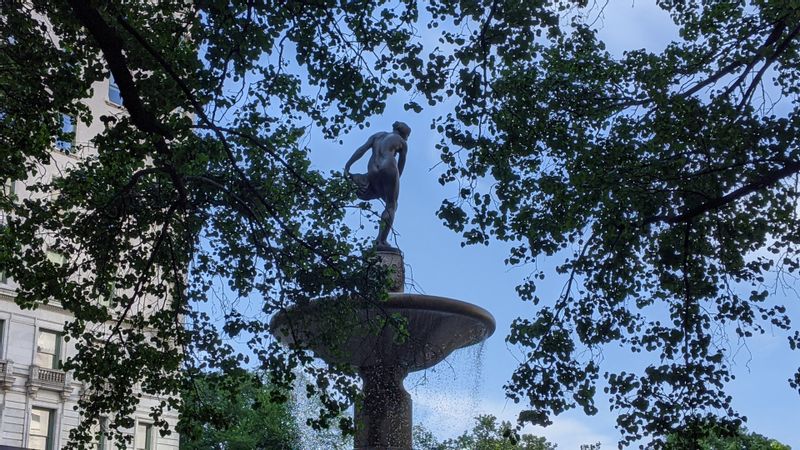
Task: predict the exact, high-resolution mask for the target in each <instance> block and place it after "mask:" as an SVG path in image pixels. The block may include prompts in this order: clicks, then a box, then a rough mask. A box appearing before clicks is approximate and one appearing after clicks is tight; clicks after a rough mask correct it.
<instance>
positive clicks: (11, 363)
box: [0, 80, 178, 450]
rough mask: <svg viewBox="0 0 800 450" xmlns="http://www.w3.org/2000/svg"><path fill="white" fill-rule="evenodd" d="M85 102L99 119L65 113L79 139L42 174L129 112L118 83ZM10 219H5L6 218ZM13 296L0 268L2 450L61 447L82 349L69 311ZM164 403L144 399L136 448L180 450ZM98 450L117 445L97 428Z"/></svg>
mask: <svg viewBox="0 0 800 450" xmlns="http://www.w3.org/2000/svg"><path fill="white" fill-rule="evenodd" d="M86 103H87V105H88V106H89V107H90V108H91V110H92V113H93V117H94V122H93V123H91V124H89V125H88V126H87V125H85V124H82V123H77V124H76V123H75V121H74V120H72V119H70V118H67V117H65V118H64V124H63V127H64V130H65V131H67V132H69V133H71V134H72V136H73V139H72V140H71V141H65V142H57V143H55V148H54V149H53V152H52V158H51V162H50V165H49V166H47V167H45V168H44V169H43V172H42V173H40V174H37V176H43V177H50V176H52V174H54V173H58V172H59V171H61V170H63V169H65V168H67V167H69V166H70V164H73V163H74V162H75V161H78V160H79V159H80V158H83V157H86V156H87V155H89V154H91V152H93V151H94V150H93V148H92V146H91V144H90V141H91V139H92V137H93V136H95V135H96V134H98V133H99V132H100V131H102V128H103V124H102V122H100V120H99V117H100V116H101V115H122V114H125V112H124V110H123V109H122V107H121V103H122V101H121V98H120V95H119V90H118V89H117V88H116V86H115V84H114V83H113V80H105V81H104V82H98V83H95V85H94V89H93V94H92V97H91V98H89V99H87V100H86ZM4 188H5V189H10V190H13V192H14V194H15V195H16V196H17V198H24V197H26V196H27V195H29V194H28V193H27V192H26V182H25V181H16V182H14V183H11V184H9V185H6V186H5V187H4ZM4 220H5V218H4V217H0V221H4ZM0 225H1V224H0ZM48 257H49V258H51V259H52V260H54V261H57V259H58V258H59V255H58V254H57V253H54V252H53V253H50V252H48ZM14 295H15V286H14V281H13V279H10V278H8V277H7V276H5V275H4V274H2V273H0V450H11V449H15V450H16V449H35V450H56V449H60V448H61V447H62V446H63V445H64V444H65V443H66V442H67V438H68V436H69V431H70V429H72V428H74V427H75V426H77V424H78V421H79V413H78V412H77V411H75V410H74V409H73V407H74V406H75V405H76V404H77V401H78V398H79V396H80V394H81V389H82V386H81V384H80V383H78V382H76V381H74V380H73V379H72V378H71V377H70V374H69V373H65V372H63V371H61V370H59V369H58V367H59V365H58V362H59V361H62V360H64V359H66V358H67V357H68V356H70V355H71V354H72V352H74V351H75V349H74V348H73V347H72V346H71V345H69V344H68V343H65V342H64V340H63V339H62V337H61V332H62V331H63V328H64V323H65V322H67V321H69V320H70V314H69V312H67V311H65V310H64V309H62V308H60V307H58V306H57V305H53V304H50V305H44V306H40V307H39V308H38V309H36V310H21V309H20V308H19V307H18V306H17V305H16V304H15V303H14ZM159 401H160V400H159V399H158V398H152V397H147V396H143V397H142V402H141V404H140V407H139V410H138V411H137V413H136V415H135V417H134V419H135V426H134V428H132V429H130V430H127V431H128V432H129V433H130V434H131V435H132V437H133V443H132V446H129V448H132V449H134V450H177V449H178V435H177V433H175V432H173V433H172V434H171V435H169V436H165V437H162V436H160V434H159V433H158V430H156V429H155V427H153V426H152V424H151V423H150V422H149V417H148V412H149V408H150V406H151V405H154V404H157V403H158V402H159ZM167 420H168V421H169V422H170V423H171V425H172V427H171V428H174V425H175V424H176V423H177V420H178V417H177V412H174V411H173V412H169V413H168V414H167ZM91 448H93V449H95V450H111V449H113V448H115V447H114V445H113V444H112V443H111V442H106V440H105V438H104V437H103V436H102V433H98V439H97V442H96V443H95V444H93V446H92V447H91Z"/></svg>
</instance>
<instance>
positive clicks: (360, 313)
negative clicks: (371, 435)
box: [270, 293, 495, 373]
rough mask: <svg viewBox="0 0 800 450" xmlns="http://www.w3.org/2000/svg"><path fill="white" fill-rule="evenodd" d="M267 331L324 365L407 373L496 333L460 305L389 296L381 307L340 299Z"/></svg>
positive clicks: (294, 313)
mask: <svg viewBox="0 0 800 450" xmlns="http://www.w3.org/2000/svg"><path fill="white" fill-rule="evenodd" d="M399 317H402V318H404V319H405V321H402V320H400V321H398V320H397V319H398V318H399ZM387 319H388V320H387ZM403 322H405V323H404V324H403ZM402 326H405V327H406V330H407V333H404V332H402V331H400V330H399V329H398V327H402ZM270 329H271V331H272V333H273V335H274V336H276V337H277V338H278V340H280V341H281V342H282V343H283V344H286V345H289V346H300V347H303V348H308V349H310V350H311V351H312V352H314V354H315V356H317V357H319V358H321V359H323V360H325V361H326V362H328V363H333V364H349V365H351V366H354V367H357V368H359V369H361V370H364V369H369V368H372V367H383V368H392V369H396V370H398V371H399V372H405V373H408V372H414V371H418V370H423V369H427V368H429V367H431V366H434V365H436V364H437V363H439V362H441V361H442V360H443V359H445V358H446V357H447V356H448V355H449V354H450V353H452V352H453V351H454V350H457V349H459V348H462V347H467V346H470V345H473V344H477V343H479V342H482V341H484V340H485V339H486V338H488V337H489V336H491V335H492V333H494V330H495V320H494V317H492V315H491V314H490V313H489V312H488V311H486V310H485V309H483V308H481V307H479V306H476V305H473V304H471V303H467V302H463V301H460V300H454V299H451V298H446V297H437V296H432V295H422V294H402V293H392V294H389V299H388V300H386V301H383V302H369V303H367V302H359V301H355V300H352V299H346V298H344V299H342V298H340V299H327V300H319V301H315V302H311V303H309V304H307V305H303V306H297V307H293V308H290V309H287V310H284V311H282V312H280V313H278V314H276V315H275V317H273V319H272V322H271V323H270Z"/></svg>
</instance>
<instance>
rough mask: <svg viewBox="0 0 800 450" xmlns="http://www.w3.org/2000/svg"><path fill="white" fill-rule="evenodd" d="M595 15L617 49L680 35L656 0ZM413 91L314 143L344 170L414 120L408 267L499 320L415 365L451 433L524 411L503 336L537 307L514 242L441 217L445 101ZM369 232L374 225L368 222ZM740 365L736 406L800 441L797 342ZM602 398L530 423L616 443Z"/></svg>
mask: <svg viewBox="0 0 800 450" xmlns="http://www.w3.org/2000/svg"><path fill="white" fill-rule="evenodd" d="M594 14H597V11H595V12H594ZM597 25H598V27H600V28H601V31H600V37H601V38H602V39H603V40H604V41H605V42H606V44H607V45H608V49H609V51H611V52H612V53H613V54H615V55H620V54H621V53H622V51H623V50H625V49H636V48H646V49H648V50H652V51H658V50H661V49H662V48H663V47H664V46H665V45H666V44H667V43H668V42H669V41H670V40H671V39H673V37H674V36H675V29H674V26H673V24H672V22H671V21H670V19H669V16H668V15H667V14H666V13H664V12H663V11H661V10H660V9H659V8H658V7H656V6H655V5H654V2H632V1H619V0H614V1H610V2H609V3H608V4H607V5H606V6H605V9H604V10H603V12H602V14H601V16H600V17H599V20H598V21H597ZM405 100H406V98H400V97H398V98H396V99H394V101H393V102H392V103H390V105H389V108H388V109H387V111H386V112H385V113H384V114H382V115H381V116H380V117H375V118H373V119H371V120H370V122H371V124H372V125H371V128H370V129H368V130H357V129H356V130H354V131H352V132H350V133H349V134H347V135H345V136H343V137H342V140H343V144H341V145H340V144H339V143H338V142H333V141H326V140H324V139H323V138H322V137H321V136H320V134H319V133H317V132H315V131H311V132H310V134H309V135H308V138H307V139H308V141H307V145H308V146H309V148H310V149H311V151H312V161H313V163H314V166H315V167H316V168H318V169H321V170H323V171H329V170H341V169H342V167H343V166H344V164H345V162H346V161H347V159H348V158H349V157H350V155H351V154H352V152H353V151H354V150H355V149H356V148H357V147H358V146H359V145H361V144H362V143H363V142H364V141H365V140H366V139H367V138H368V137H369V136H370V134H371V133H374V132H377V131H384V130H385V131H388V130H390V129H391V124H392V122H394V121H395V120H401V121H404V122H406V123H408V124H409V125H410V126H411V128H412V133H411V136H410V139H409V152H408V162H407V165H406V171H405V173H404V175H403V178H402V180H401V193H400V201H399V209H398V212H397V219H396V221H395V230H396V231H397V233H398V236H397V244H398V246H399V247H400V248H401V249H402V250H403V251H404V253H405V259H406V264H407V266H409V268H408V269H407V270H408V276H409V277H410V276H411V275H413V281H414V285H415V287H416V289H418V290H419V291H421V292H423V293H426V294H431V295H441V296H446V297H452V298H456V299H460V300H464V301H468V302H471V303H475V304H477V305H480V306H482V307H484V308H486V309H488V310H489V311H491V312H492V314H494V316H495V318H496V320H497V331H496V333H495V335H494V336H492V337H491V338H490V339H489V340H488V341H487V342H486V343H485V344H484V345H483V346H482V347H481V348H479V349H468V350H463V351H461V352H459V353H456V354H455V355H453V357H451V358H450V359H449V360H448V361H447V362H445V363H442V364H440V365H439V366H437V367H436V368H434V369H432V370H428V371H427V372H425V373H418V374H412V375H411V376H410V377H409V379H408V380H407V382H406V387H407V388H408V389H409V390H410V392H411V393H412V397H413V399H414V404H415V409H414V415H415V421H417V422H420V423H423V424H424V425H426V426H427V427H428V428H429V429H431V430H433V431H434V432H435V433H436V434H437V435H438V436H439V437H441V438H445V437H451V436H454V435H457V434H460V433H461V432H462V431H464V430H466V429H468V428H470V427H471V423H470V420H471V418H472V417H474V416H475V415H477V414H486V413H491V414H494V415H496V416H498V417H499V418H501V419H504V420H510V421H513V420H514V419H515V418H516V413H517V412H518V411H519V409H520V406H518V405H515V404H513V403H512V402H510V401H506V399H505V395H504V391H503V384H504V383H505V382H506V381H507V380H508V379H509V377H510V375H511V373H512V371H513V370H514V368H515V367H516V365H517V357H518V356H519V354H520V352H519V351H518V349H514V348H510V347H508V346H507V345H506V343H505V341H504V339H505V336H506V335H507V334H508V330H509V326H510V323H511V321H512V320H513V319H514V318H516V317H519V316H523V317H525V316H528V317H530V316H532V314H533V313H534V311H535V307H534V306H533V305H531V304H530V303H525V302H522V301H521V300H520V299H519V298H518V297H517V295H516V293H515V290H514V287H515V286H516V285H517V284H519V283H520V282H521V281H522V280H523V278H524V277H525V275H527V273H528V272H529V271H532V270H533V268H532V267H517V268H509V267H506V266H505V265H504V264H503V259H504V258H505V256H506V250H507V247H506V246H505V245H503V244H501V243H493V244H492V245H490V246H489V247H483V246H481V247H467V248H462V247H461V245H460V242H461V241H460V238H459V236H458V235H457V234H456V233H454V232H452V231H450V230H448V229H446V228H445V227H444V226H443V225H442V224H441V222H440V221H439V220H438V219H437V218H436V215H435V213H436V210H437V209H438V207H439V205H440V203H441V201H442V200H443V199H444V198H449V197H452V196H453V195H454V190H453V188H452V187H451V186H448V187H442V186H441V185H439V183H438V182H437V178H438V176H439V173H440V169H439V168H437V167H436V164H437V162H438V161H439V158H438V154H437V152H436V149H435V144H436V143H437V142H438V141H439V139H440V137H439V136H438V135H437V134H436V133H435V131H433V130H431V129H430V126H429V125H430V123H431V119H432V118H434V117H436V116H437V115H439V114H440V113H442V112H444V111H445V109H444V108H439V109H436V108H434V109H426V110H425V111H423V112H422V113H420V114H415V113H411V112H407V111H404V110H403V109H402V104H403V102H404V101H405ZM365 164H366V158H365V159H364V160H362V161H361V162H360V163H357V164H356V165H355V166H354V168H353V171H354V172H363V171H365ZM376 208H377V205H376ZM354 220H355V219H354ZM364 232H365V233H369V234H368V235H372V234H373V233H374V231H373V230H372V229H371V228H369V227H367V229H366V230H365V231H364ZM556 262H557V260H556V259H553V260H547V259H542V260H540V261H539V262H538V265H539V267H540V268H544V269H546V271H547V272H549V273H548V278H547V280H546V283H545V284H544V285H543V286H541V287H540V289H539V290H538V291H537V293H539V294H540V296H541V297H542V298H547V297H548V296H550V297H552V296H553V295H555V294H557V293H558V292H559V291H560V290H561V287H562V285H563V280H560V279H559V278H558V277H556V276H554V274H553V272H552V270H550V269H552V267H553V265H554V264H555V263H556ZM409 269H410V270H409ZM777 297H778V299H779V300H780V299H781V297H784V298H785V300H786V302H787V303H788V304H789V305H790V312H791V311H795V312H798V314H795V317H797V316H800V311H798V307H797V303H798V302H797V297H796V296H794V295H787V294H785V293H782V292H778V294H777ZM604 364H605V365H606V367H609V368H613V369H615V370H619V369H621V368H623V367H631V366H636V365H637V361H636V359H635V358H634V357H633V356H631V355H629V354H626V353H625V352H624V351H614V350H612V351H609V352H607V353H606V358H605V361H604ZM733 365H734V372H735V374H736V376H737V378H736V380H735V381H734V382H733V383H731V384H730V386H729V389H730V390H729V392H730V393H731V394H732V395H733V397H734V405H735V407H736V408H738V410H739V411H740V412H742V413H743V414H745V415H746V416H747V417H748V419H749V421H748V428H749V429H751V430H752V431H756V432H758V433H761V434H764V435H766V436H769V437H772V438H775V439H778V440H779V441H781V442H783V443H785V444H789V445H791V446H792V447H793V448H798V449H800V431H797V430H796V427H797V424H798V423H800V408H798V406H799V405H800V397H799V396H798V394H797V392H795V391H792V390H791V389H790V388H789V386H788V383H787V379H788V378H789V377H790V376H791V374H792V373H793V371H794V370H795V369H796V368H797V367H798V366H800V354H798V352H794V353H792V352H790V351H789V349H788V345H787V341H786V338H785V337H784V335H773V334H772V333H768V334H767V335H765V336H759V337H756V338H754V339H752V340H750V341H749V342H748V344H747V347H742V348H741V349H740V351H739V352H738V354H737V356H736V358H735V360H734V361H733ZM597 404H598V407H599V408H600V412H599V413H598V414H597V415H596V416H593V417H587V416H585V415H583V414H582V413H580V412H569V413H566V414H564V415H562V416H560V417H558V418H556V419H555V423H554V424H553V425H552V426H551V427H548V428H546V429H534V428H529V429H527V431H529V432H533V433H535V434H539V435H543V436H546V437H547V438H548V439H549V440H551V441H552V442H554V443H557V444H558V445H559V448H560V449H577V448H579V446H580V444H586V443H594V442H598V441H599V442H601V443H602V444H603V448H616V442H617V439H618V436H619V435H618V432H617V431H616V430H615V429H614V416H613V415H612V414H610V413H609V412H608V408H607V405H608V403H607V399H606V398H605V397H603V396H602V394H600V396H599V398H598V402H597Z"/></svg>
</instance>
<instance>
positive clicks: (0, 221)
mask: <svg viewBox="0 0 800 450" xmlns="http://www.w3.org/2000/svg"><path fill="white" fill-rule="evenodd" d="M3 194H5V195H6V197H8V198H9V199H13V197H14V181H13V180H8V181H6V182H5V184H3ZM7 223H8V212H6V211H0V233H3V232H4V231H5V228H6V225H7ZM6 283H8V275H7V274H6V269H5V268H4V267H0V284H6Z"/></svg>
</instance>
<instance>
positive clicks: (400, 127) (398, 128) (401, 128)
mask: <svg viewBox="0 0 800 450" xmlns="http://www.w3.org/2000/svg"><path fill="white" fill-rule="evenodd" d="M392 130H394V131H395V132H396V133H397V134H399V135H400V136H403V139H408V136H409V135H410V134H411V127H409V126H408V125H406V124H405V122H395V123H393V124H392Z"/></svg>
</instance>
